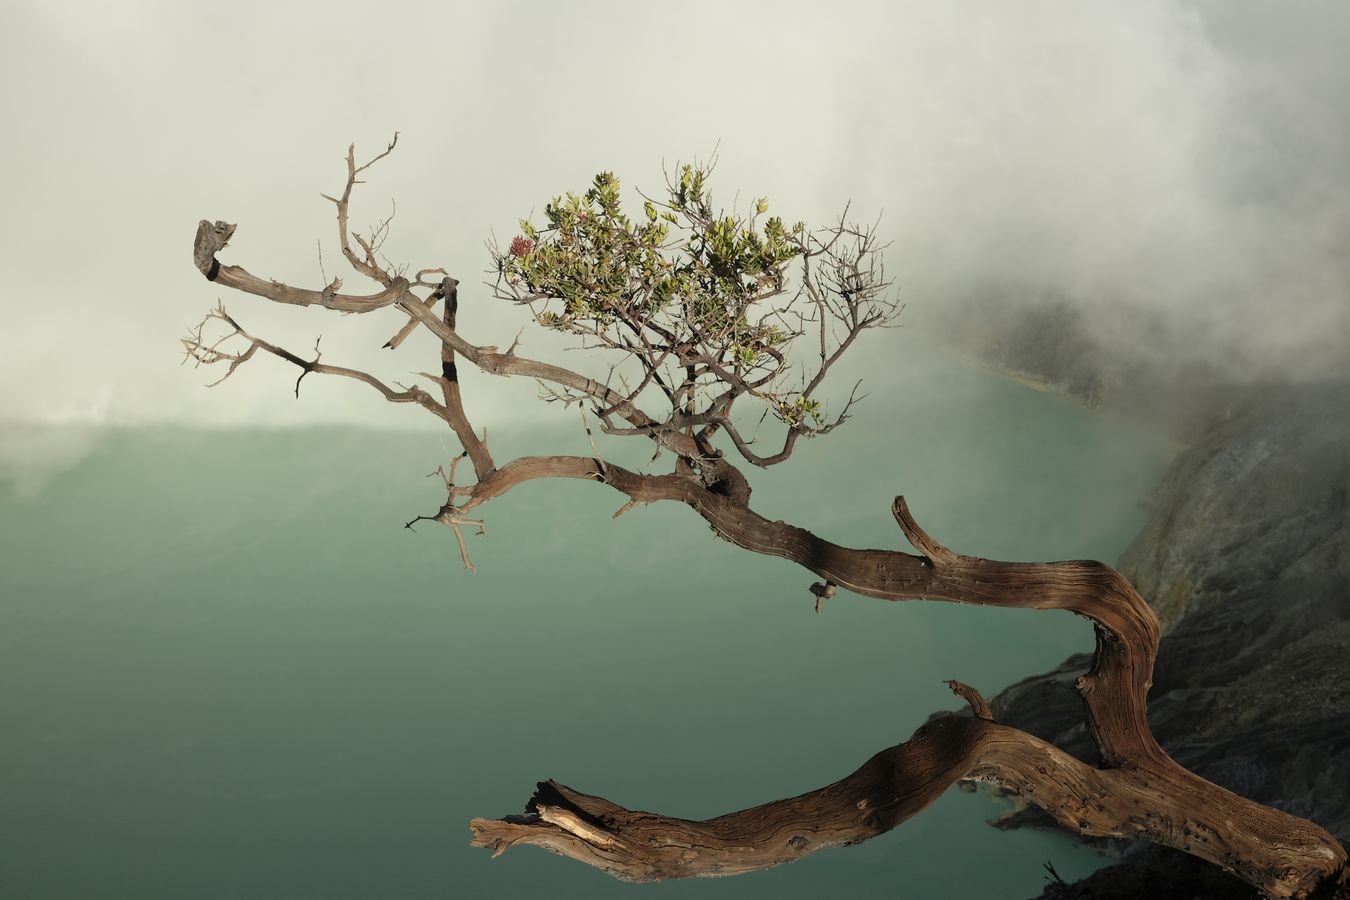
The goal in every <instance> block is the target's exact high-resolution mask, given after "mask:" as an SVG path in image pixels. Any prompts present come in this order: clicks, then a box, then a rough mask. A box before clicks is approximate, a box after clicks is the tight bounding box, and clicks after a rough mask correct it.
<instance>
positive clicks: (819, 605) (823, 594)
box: [811, 581, 838, 615]
mask: <svg viewBox="0 0 1350 900" xmlns="http://www.w3.org/2000/svg"><path fill="white" fill-rule="evenodd" d="M836 587H838V585H836V584H835V583H834V582H833V581H826V582H825V583H824V584H821V583H820V582H819V581H817V582H816V583H815V584H813V585H811V593H813V594H815V595H816V615H820V611H821V609H823V608H824V606H825V601H826V600H828V599H830V598H831V597H833V596H834V590H835V588H836Z"/></svg>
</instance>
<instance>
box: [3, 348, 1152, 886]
mask: <svg viewBox="0 0 1350 900" xmlns="http://www.w3.org/2000/svg"><path fill="white" fill-rule="evenodd" d="M912 363H913V369H912V371H911V372H910V374H909V376H908V377H907V378H906V379H903V380H893V381H887V380H885V379H881V380H879V381H874V382H873V383H872V384H871V387H872V391H873V392H872V396H871V397H869V399H868V401H867V402H866V404H865V407H864V408H863V410H862V411H861V412H860V416H859V418H858V419H856V420H854V421H853V422H850V423H849V425H848V426H846V427H845V428H843V429H841V430H840V431H839V432H837V433H836V434H834V435H831V436H830V437H829V438H827V439H820V440H816V441H810V442H805V443H804V444H803V445H802V450H801V451H800V457H799V458H794V459H793V460H792V461H791V462H789V463H788V464H786V465H785V466H783V467H781V468H780V469H778V470H773V471H771V472H769V473H760V475H759V477H756V479H755V482H754V484H755V497H754V500H755V506H756V508H757V509H758V510H760V511H761V512H762V513H763V514H765V515H767V516H769V517H771V518H778V517H781V518H784V519H786V520H789V521H792V522H795V523H799V524H802V525H804V526H806V527H810V528H812V529H813V530H816V531H817V532H818V533H820V534H821V535H822V536H824V537H827V538H830V539H832V540H836V541H839V542H842V543H847V544H852V545H855V546H882V547H902V546H903V540H902V538H901V535H900V534H899V531H898V529H897V528H896V526H895V523H894V522H893V521H892V520H891V517H890V514H889V503H890V500H891V498H892V496H893V495H894V494H895V493H899V492H903V493H905V494H906V496H907V497H908V499H909V500H910V503H911V507H912V508H913V509H914V511H915V514H916V515H917V516H918V517H919V520H920V521H921V522H922V523H923V524H924V525H925V527H926V528H927V529H928V530H929V531H930V532H931V533H933V534H934V535H936V536H938V537H939V538H940V539H941V540H943V541H944V542H945V543H947V544H948V545H950V546H952V547H954V548H957V549H959V550H961V551H963V552H970V553H978V554H982V555H987V556H992V557H999V558H1013V559H1044V558H1073V557H1098V558H1104V559H1107V560H1114V558H1115V557H1116V555H1117V554H1118V553H1119V551H1120V550H1121V549H1123V547H1124V546H1125V545H1126V543H1127V542H1128V541H1129V539H1130V538H1131V537H1132V536H1133V535H1134V534H1135V532H1136V531H1137V530H1138V528H1139V527H1140V525H1141V524H1142V522H1143V513H1142V511H1141V509H1140V507H1139V503H1140V501H1141V499H1142V498H1143V497H1144V496H1145V494H1146V493H1147V491H1148V490H1149V489H1150V488H1151V487H1152V486H1153V484H1154V483H1155V482H1156V481H1157V479H1158V477H1159V476H1160V474H1161V471H1162V470H1163V468H1164V467H1165V464H1166V461H1167V456H1168V453H1169V448H1168V447H1167V446H1166V445H1165V444H1164V443H1163V442H1162V441H1160V440H1159V439H1156V438H1154V437H1151V436H1149V435H1147V434H1141V433H1139V432H1136V431H1131V430H1128V429H1126V428H1124V427H1122V426H1121V425H1119V424H1118V423H1115V422H1113V421H1111V420H1109V419H1106V418H1102V417H1096V416H1092V415H1090V414H1088V413H1086V412H1084V411H1083V410H1082V409H1080V408H1079V407H1077V406H1074V405H1072V404H1070V403H1066V402H1064V401H1062V400H1060V399H1057V398H1055V397H1053V396H1049V395H1046V394H1041V393H1037V392H1034V391H1029V390H1027V389H1025V388H1023V387H1021V386H1019V385H1017V384H1015V383H1012V382H1008V381H1003V380H999V379H994V378H991V377H989V376H985V375H980V374H978V373H974V372H971V371H968V370H966V369H963V368H961V367H960V366H958V365H956V364H955V363H953V362H952V361H951V360H947V359H944V358H942V357H939V356H935V355H920V357H919V358H915V359H914V360H912ZM939 398H940V399H941V401H942V402H941V403H937V402H934V401H935V399H939ZM492 440H493V449H494V451H495V452H496V453H497V454H498V456H499V458H507V457H509V456H511V455H515V454H519V453H526V452H581V453H584V452H586V447H587V442H586V438H585V435H584V433H583V432H582V431H581V428H580V426H579V424H577V425H570V426H564V425H561V424H560V425H552V424H549V425H544V426H537V427H533V428H517V429H511V430H501V431H500V432H499V433H496V434H494V435H493V438H492ZM602 447H603V450H604V452H605V453H607V454H612V456H611V458H613V459H616V460H621V461H623V462H625V464H637V463H640V462H641V458H640V457H639V458H636V459H628V458H627V457H626V456H625V454H626V453H629V452H630V451H624V450H622V449H618V448H612V447H610V446H609V445H608V444H606V445H602ZM642 449H643V448H638V450H635V451H631V452H632V453H634V454H636V453H638V452H640V451H641V450H642ZM444 459H445V451H444V450H443V446H442V443H441V440H440V438H439V436H437V435H428V434H418V433H392V432H374V431H363V430H348V429H333V428H328V429H295V430H288V431H266V430H231V431H216V432H212V431H198V430H187V429H172V428H153V429H152V428H143V429H131V430H119V431H114V432H112V433H110V434H108V435H106V436H105V437H104V439H103V440H102V442H101V443H99V444H97V445H96V446H94V447H93V448H92V450H91V452H90V453H89V455H87V456H85V457H84V458H83V459H82V460H80V461H78V462H76V463H74V464H73V466H72V467H71V468H69V469H67V470H66V471H64V472H60V473H55V474H53V475H51V477H49V478H48V479H47V481H46V483H45V484H43V485H42V486H41V487H40V488H34V489H29V490H23V491H21V490H18V489H16V488H15V486H14V485H13V484H9V485H0V548H2V550H0V552H2V553H3V565H2V566H0V598H3V599H0V721H3V722H4V723H5V728H4V729H3V731H0V759H2V760H3V765H0V796H3V797H4V798H5V800H4V812H3V814H0V895H4V896H15V897H25V898H47V897H51V898H57V897H82V898H119V900H120V898H137V900H155V898H165V900H168V898H175V900H176V898H181V897H194V898H216V897H219V898H227V897H228V898H234V897H240V896H250V897H297V896H321V897H330V898H342V897H353V898H355V897H372V896H383V897H427V898H431V897H484V898H489V897H502V898H505V897H518V896H522V895H525V894H527V893H532V892H538V891H539V890H540V889H541V888H543V887H547V889H548V890H549V892H550V893H551V894H553V895H554V896H558V897H576V898H583V897H585V898H589V897H631V896H632V895H634V894H638V893H640V894H642V895H643V896H644V897H646V896H648V895H651V896H660V897H759V896H775V897H787V898H793V897H802V898H805V897H820V896H844V895H846V896H853V897H892V896H895V895H896V892H897V891H899V890H903V891H904V892H905V893H907V894H910V895H912V896H922V897H933V898H942V897H952V898H955V897H969V896H979V897H1008V898H1022V897H1028V896H1031V895H1033V894H1035V893H1036V892H1037V891H1038V890H1039V888H1040V886H1041V884H1042V883H1043V882H1044V872H1043V870H1042V869H1041V863H1042V861H1044V860H1050V861H1052V862H1053V863H1054V865H1055V867H1056V869H1057V870H1058V871H1059V872H1060V873H1061V874H1062V875H1064V876H1065V877H1066V878H1073V877H1075V876H1077V875H1080V874H1082V873H1084V872H1086V871H1087V870H1089V869H1091V868H1093V867H1094V866H1096V865H1098V864H1100V863H1101V860H1099V859H1098V858H1097V857H1095V856H1093V855H1092V854H1089V853H1087V852H1086V851H1083V850H1081V849H1080V848H1076V847H1074V846H1073V845H1072V844H1071V843H1070V842H1068V841H1067V840H1064V839H1060V838H1057V837H1052V836H1048V835H1043V834H1036V833H1030V832H1028V833H1001V832H998V831H995V830H994V829H992V828H988V827H987V826H985V825H984V824H982V822H983V820H984V819H987V818H989V817H991V816H992V815H994V814H995V813H996V812H997V808H996V806H995V805H994V804H993V803H992V802H991V800H990V798H989V797H988V795H987V794H977V795H967V794H962V793H960V792H952V793H951V795H950V796H947V797H944V798H943V799H942V800H941V801H939V803H938V804H937V805H936V806H935V807H934V808H932V809H930V810H928V811H927V812H925V813H924V814H922V815H921V816H920V817H918V818H917V819H915V820H913V821H911V822H909V823H907V824H906V825H905V826H903V827H902V828H900V829H898V830H897V831H895V832H892V833H891V834H889V835H886V836H883V837H881V838H878V839H875V840H873V841H870V842H867V843H865V844H863V845H860V846H858V847H854V848H847V849H842V850H836V851H831V852H826V853H822V854H818V855H816V856H813V857H810V858H808V859H806V860H803V861H801V862H799V863H796V864H793V865H791V866H787V867H783V868H780V869H776V870H772V871H769V872H766V873H760V874H754V875H749V876H742V877H737V878H733V879H726V880H714V881H696V882H688V883H685V882H677V883H668V884H661V885H655V886H646V887H633V886H628V885H622V884H619V883H617V882H613V881H611V880H609V879H608V878H606V877H604V876H601V875H599V874H597V873H595V872H593V871H591V870H589V869H586V868H584V867H582V866H580V865H578V864H575V863H572V862H570V861H566V860H562V859H559V858H556V857H553V856H550V855H548V854H546V853H544V852H543V851H539V850H537V849H534V848H521V849H517V850H513V851H511V852H509V853H508V854H507V855H505V856H504V857H502V858H500V859H498V860H491V859H490V858H489V854H488V853H486V852H485V851H478V850H471V849H470V848H469V846H468V837H469V833H468V828H467V823H468V820H469V818H471V817H473V816H478V815H485V816H499V815H503V814H508V813H512V812H518V811H519V810H520V808H521V807H522V806H523V804H524V802H525V800H526V799H527V798H528V796H529V794H530V792H531V790H532V789H533V786H534V783H535V782H536V781H537V780H540V779H542V778H549V777H551V778H557V779H559V780H561V781H563V782H564V783H567V784H571V785H573V786H575V787H577V788H578V789H581V790H585V791H588V792H593V793H600V794H603V795H605V796H608V797H610V798H612V799H614V800H616V801H617V802H620V803H624V804H626V805H630V806H633V807H638V808H647V809H654V810H659V811H661V812H664V813H668V814H672V815H681V816H686V817H694V818H703V817H707V816H711V815H717V814H720V813H723V812H728V811H731V810H734V809H737V808H742V807H745V806H749V805H754V804H757V803H761V802H764V801H766V800H769V799H774V798H780V797H786V796H791V795H793V794H796V793H800V792H802V791H805V790H810V789H813V788H815V787H819V786H821V785H823V784H825V783H828V782H830V781H832V780H834V779H836V778H838V777H841V776H842V775H844V774H847V773H848V772H850V771H852V770H853V769H854V768H856V767H857V766H858V765H860V764H861V763H862V762H863V761H864V760H865V759H866V758H868V757H869V756H870V755H872V754H873V753H875V752H876V751H878V750H880V749H882V748H883V747H886V746H888V745H890V744H893V743H895V742H896V741H898V740H902V739H904V738H906V737H908V736H909V735H910V734H911V733H912V732H913V730H914V729H915V728H916V727H917V726H918V725H919V724H921V723H922V722H923V721H924V720H925V719H926V717H927V716H928V715H929V714H930V713H931V712H933V711H936V710H939V709H950V708H954V707H955V706H956V705H957V703H956V701H955V699H954V698H952V697H951V696H950V694H949V693H948V692H947V691H946V689H945V688H944V687H943V685H942V681H943V679H946V678H959V679H961V680H964V681H967V682H969V683H972V684H974V685H976V686H977V687H979V688H980V689H982V690H983V691H985V692H986V694H991V693H992V692H994V691H996V690H998V689H999V688H1001V687H1003V686H1004V685H1006V684H1008V683H1010V682H1012V681H1015V680H1017V679H1018V678H1021V677H1023V676H1026V675H1029V674H1032V673H1035V672H1039V671H1042V670H1044V669H1045V668H1047V667H1048V666H1050V665H1053V664H1057V663H1058V662H1059V661H1061V660H1062V659H1063V658H1064V656H1066V655H1067V654H1068V653H1071V652H1075V651H1081V650H1088V649H1090V648H1091V646H1092V638H1091V629H1090V627H1089V626H1088V624H1087V623H1086V622H1084V621H1082V620H1078V619H1075V618H1074V617H1072V616H1069V615H1061V614H1058V613H1036V614H1031V613H1026V612H1018V611H1006V610H985V609H976V608H972V607H965V606H950V605H944V604H917V603H915V604H893V603H883V602H878V601H873V600H865V599H861V598H856V597H850V596H846V595H841V596H840V597H838V598H836V599H834V600H832V601H829V602H827V604H826V606H825V610H824V612H823V614H822V615H820V616H816V615H814V614H813V613H812V611H811V610H812V603H813V599H814V598H812V597H811V595H810V594H809V593H807V590H806V588H807V585H808V584H810V582H811V581H812V580H813V578H812V576H810V575H809V574H808V573H805V572H803V571H801V570H799V569H796V568H795V567H793V566H790V565H788V564H786V563H782V562H781V561H777V560H772V559H766V558H762V557H757V556H753V555H751V554H748V553H746V552H744V551H741V550H738V549H736V548H733V547H731V546H729V545H727V544H725V543H722V542H720V541H718V540H716V539H715V538H714V537H713V536H712V535H711V534H710V532H709V531H708V529H707V527H706V525H704V523H702V522H701V520H699V519H697V517H695V516H694V515H693V514H691V513H690V512H689V511H688V510H685V509H683V508H681V507H678V506H674V505H655V506H651V507H646V508H640V509H636V510H633V511H632V512H630V513H628V514H626V515H625V516H624V517H623V518H621V519H619V520H618V521H613V520H611V519H610V514H611V513H612V512H613V511H614V510H615V509H617V508H618V506H619V505H620V504H621V503H622V500H623V498H622V497H621V496H620V495H618V494H616V493H614V492H612V491H609V490H607V489H605V488H603V487H601V486H597V485H590V484H585V483H580V482H567V483H563V482H558V483H536V484H531V485H526V486H524V487H522V488H520V489H517V490H516V491H515V492H513V493H511V494H509V495H507V496H506V497H504V498H502V499H500V500H498V501H495V502H494V503H493V504H491V505H490V506H489V507H487V508H486V510H485V513H486V518H487V519H488V523H489V534H488V535H487V536H486V537H481V538H479V537H475V538H471V540H470V546H471V548H472V550H473V553H474V560H475V562H476V564H477V565H478V567H479V574H478V575H476V576H474V575H469V574H468V573H466V572H464V571H463V570H462V569H461V567H460V565H459V561H458V554H457V552H456V550H455V548H454V542H453V540H452V538H451V536H450V534H449V533H448V532H447V531H446V530H445V529H442V528H439V527H431V526H426V527H425V528H423V529H422V530H421V531H419V532H418V533H415V534H414V533H410V532H407V531H405V530H403V529H402V527H401V526H402V523H403V522H404V521H406V520H407V519H409V518H411V517H412V516H413V515H415V514H416V513H418V512H426V511H431V510H434V509H435V508H436V507H437V506H438V505H439V504H440V502H441V501H442V499H443V498H442V496H438V492H437V490H436V488H435V485H434V480H427V479H424V478H423V477H422V475H423V474H424V473H425V472H428V471H431V470H432V469H433V468H435V466H436V465H438V464H440V463H441V462H444ZM662 465H664V463H663V464H662ZM972 859H979V860H981V863H980V864H979V865H972V864H971V862H970V861H971V860H972Z"/></svg>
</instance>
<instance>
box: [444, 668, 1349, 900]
mask: <svg viewBox="0 0 1350 900" xmlns="http://www.w3.org/2000/svg"><path fill="white" fill-rule="evenodd" d="M971 693H974V692H973V691H972V692H971ZM975 696H976V697H978V694H975ZM973 702H974V701H973ZM981 702H982V701H981ZM962 779H973V780H977V781H985V782H989V783H991V784H996V785H999V786H1001V787H1003V788H1007V789H1010V790H1013V791H1015V792H1017V793H1018V794H1020V795H1021V796H1023V797H1026V798H1027V799H1028V800H1030V801H1031V802H1033V803H1036V804H1037V805H1039V806H1041V807H1042V808H1043V809H1045V810H1046V811H1047V812H1049V813H1050V814H1051V815H1052V816H1054V817H1055V819H1056V820H1057V821H1059V822H1060V824H1062V825H1064V826H1065V827H1066V828H1069V829H1072V830H1074V831H1077V832H1079V833H1081V834H1084V835H1093V836H1098V837H1124V838H1138V839H1142V840H1148V841H1154V842H1157V843H1164V844H1169V845H1171V846H1176V847H1180V848H1181V849H1183V850H1187V851H1189V852H1191V853H1194V854H1195V855H1197V856H1201V857H1203V858H1205V859H1209V860H1211V861H1213V862H1217V863H1218V864H1220V865H1222V866H1224V867H1225V868H1228V869H1229V870H1230V871H1233V872H1234V873H1235V874H1237V875H1239V876H1240V877H1242V878H1243V879H1244V880H1246V881H1248V882H1249V883H1251V884H1254V885H1257V886H1258V887H1260V888H1261V889H1262V890H1264V891H1265V892H1266V893H1267V894H1268V895H1269V896H1272V897H1300V896H1304V895H1306V894H1307V893H1308V892H1310V891H1312V890H1313V889H1315V888H1316V887H1317V886H1318V885H1319V884H1322V883H1324V882H1327V881H1329V880H1330V879H1332V878H1334V877H1336V876H1337V874H1338V873H1339V872H1341V871H1342V870H1343V867H1344V865H1345V854H1344V851H1341V852H1340V853H1339V854H1337V853H1336V852H1334V851H1333V850H1332V849H1330V848H1331V847H1333V846H1335V843H1334V841H1332V842H1331V843H1330V844H1328V843H1327V842H1328V841H1330V837H1329V836H1328V835H1326V834H1325V832H1322V833H1321V834H1316V833H1311V834H1296V833H1292V832H1287V831H1283V830H1282V829H1283V826H1284V824H1285V822H1284V821H1283V820H1287V819H1292V818H1293V817H1291V816H1287V815H1286V814H1284V813H1280V812H1277V811H1276V810H1265V812H1266V813H1267V814H1268V815H1266V816H1260V817H1256V818H1254V819H1243V820H1238V821H1234V820H1233V818H1232V814H1231V805H1232V803H1233V802H1234V801H1235V800H1237V801H1240V802H1243V803H1245V802H1246V801H1241V798H1237V797H1235V796H1234V795H1232V794H1229V793H1228V792H1226V791H1223V790H1222V789H1220V788H1217V787H1215V786H1214V785H1212V784H1209V783H1208V782H1205V781H1202V780H1201V779H1199V778H1197V777H1196V776H1194V775H1192V774H1190V773H1189V772H1186V771H1185V770H1184V769H1180V767H1177V768H1176V769H1175V771H1174V772H1169V773H1166V774H1160V773H1155V772H1146V771H1142V770H1138V769H1114V770H1105V771H1103V770H1100V769H1094V768H1093V767H1091V766H1089V765H1087V764H1086V763H1083V762H1081V761H1080V760H1078V759H1075V758H1074V757H1072V756H1069V755H1068V754H1066V753H1064V751H1062V750H1060V749H1059V748H1057V747H1055V746H1054V745H1053V744H1050V743H1047V742H1046V741H1043V740H1041V739H1040V738H1037V737H1034V736H1032V735H1029V734H1027V733H1025V732H1022V731H1018V730H1017V729H1015V728H1009V727H1007V726H1005V725H999V724H997V723H994V722H992V721H990V720H989V719H987V718H981V717H975V718H967V717H963V716H945V717H943V718H940V719H937V720H934V721H932V722H930V723H928V724H926V725H925V726H923V727H922V728H920V729H919V730H918V731H917V732H915V734H914V736H913V737H912V738H910V740H908V741H906V742H905V743H903V744H899V745H897V746H895V747H890V748H888V749H886V750H883V751H881V752H880V753H878V754H876V755H875V756H873V757H872V758H871V759H869V760H868V761H867V762H865V763H863V765H862V766H861V768H859V769H858V770H857V771H855V772H853V773H852V774H851V775H848V776H847V777H845V778H842V779H840V780H839V781H836V782H834V783H833V784H830V785H827V786H825V787H823V788H820V789H818V790H815V791H811V792H809V793H806V794H801V795H800V796H797V797H792V798H789V799H786V800H777V801H774V802H772V803H766V804H764V805H762V806H756V807H754V808H752V809H746V810H741V811H740V812H735V813H730V814H728V815H724V816H719V817H717V818H715V819H707V820H704V821H690V820H687V819H677V818H671V817H666V816H661V815H658V814H654V813H649V812H642V811H637V810H628V809H625V808H623V807H622V806H619V805H618V804H615V803H612V802H610V801H608V800H605V799H603V798H600V797H592V796H589V795H587V794H583V793H581V792H579V791H575V790H573V789H571V788H568V787H565V786H564V785H561V784H558V783H556V782H553V781H546V782H542V783H540V784H539V787H538V790H537V791H536V792H535V794H534V796H533V797H531V798H530V801H529V804H528V805H527V806H526V809H525V814H524V815H520V816H508V817H506V818H504V819H498V820H490V819H474V820H473V821H472V822H471V823H470V825H469V827H470V829H471V830H472V832H473V839H472V843H473V845H474V846H476V847H484V848H487V849H490V850H492V851H493V854H494V855H497V854H500V853H502V852H504V851H506V850H508V849H510V848H511V847H514V846H517V845H521V844H534V845H536V846H540V847H543V848H545V849H546V850H550V851H552V852H554V853H558V854H561V855H563V856H567V857H571V858H572V859H575V860H578V861H580V862H584V863H586V864H587V865H590V866H594V867H595V868H598V869H600V870H602V871H604V872H606V873H608V874H610V875H612V876H614V877H616V878H619V879H622V880H625V881H657V880H662V879H667V878H689V877H694V876H700V877H716V876H726V875H737V874H741V873H744V872H750V871H755V870H758V869H764V868H769V867H771V866H776V865H781V864H782V863H786V862H792V861H794V860H797V859H800V858H802V857H803V856H806V855H808V854H810V853H814V852H816V851H818V850H824V849H826V848H829V847H837V846H841V845H848V844H856V843H859V842H861V841H865V840H867V839H868V838H872V837H876V836H877V835H879V834H883V833H885V832H887V831H889V830H891V829H892V828H895V827H896V826H897V825H899V824H901V823H902V822H904V821H905V820H907V819H909V818H910V817H912V816H914V815H915V814H916V813H918V812H920V811H921V810H923V809H924V808H925V807H927V806H928V805H929V804H931V803H932V802H933V801H934V800H936V799H937V798H938V797H939V796H941V795H942V793H943V792H944V791H945V790H946V789H947V788H948V787H950V786H951V785H952V784H954V783H955V782H956V781H958V780H962ZM1259 809H1263V810H1264V809H1265V808H1264V807H1259ZM1314 829H1315V826H1314ZM1316 831H1320V829H1316ZM1271 834H1281V835H1282V837H1281V840H1280V841H1279V842H1278V843H1277V844H1275V845H1270V844H1269V836H1270V835H1271ZM1337 849H1339V848H1337ZM1310 859H1311V860H1313V861H1314V863H1313V864H1312V865H1309V860H1310Z"/></svg>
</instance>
